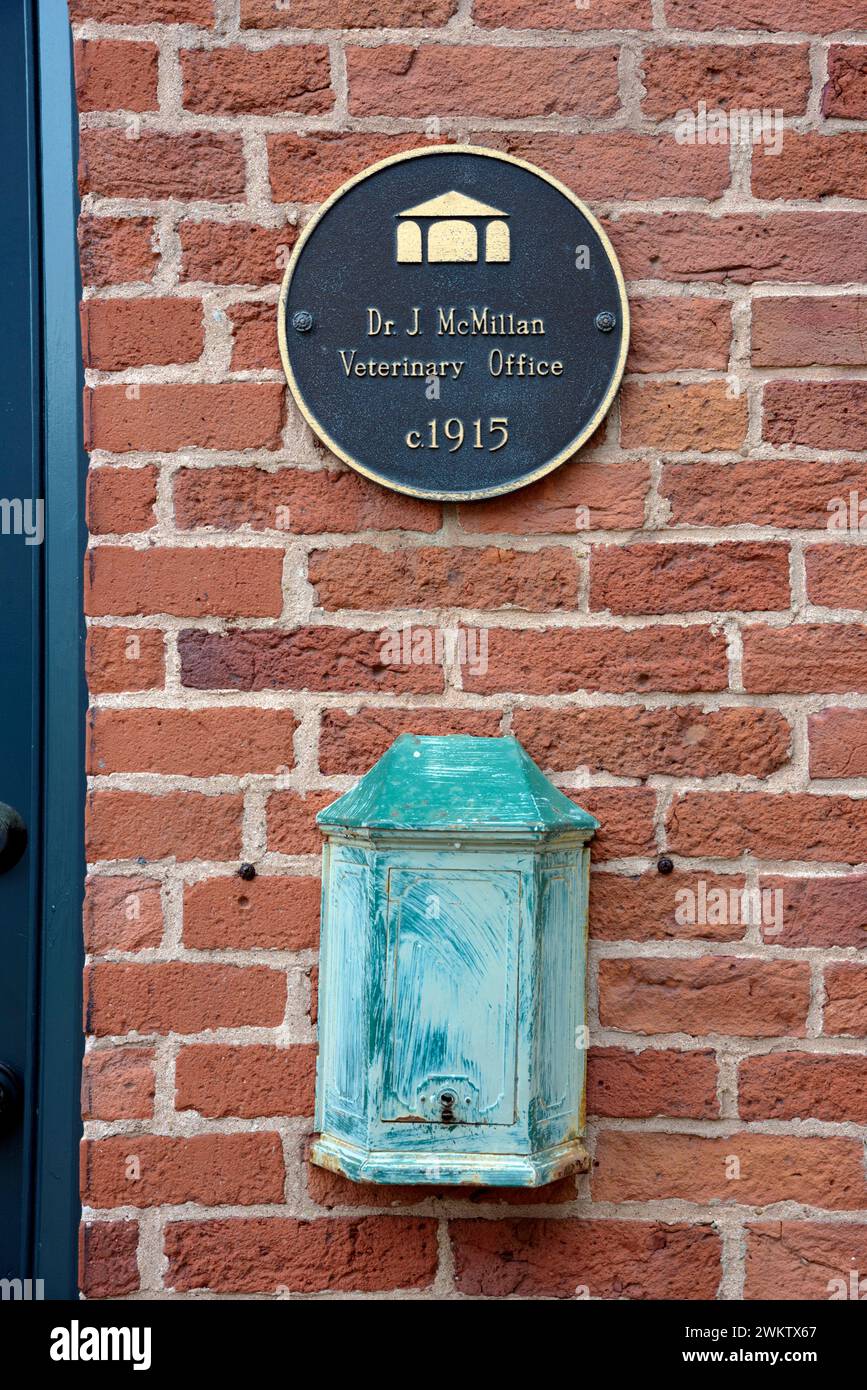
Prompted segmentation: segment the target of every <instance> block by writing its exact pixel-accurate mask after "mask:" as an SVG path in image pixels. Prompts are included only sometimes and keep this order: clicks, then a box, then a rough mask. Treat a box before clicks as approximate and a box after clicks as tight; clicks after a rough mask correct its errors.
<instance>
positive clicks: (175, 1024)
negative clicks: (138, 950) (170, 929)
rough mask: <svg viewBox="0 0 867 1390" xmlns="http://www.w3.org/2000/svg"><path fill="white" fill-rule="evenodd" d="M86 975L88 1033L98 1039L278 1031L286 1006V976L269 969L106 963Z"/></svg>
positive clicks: (255, 966) (250, 966) (161, 963)
mask: <svg viewBox="0 0 867 1390" xmlns="http://www.w3.org/2000/svg"><path fill="white" fill-rule="evenodd" d="M85 975H86V979H85V1000H86V1007H87V1031H88V1032H90V1033H94V1034H95V1035H96V1036H97V1037H105V1036H107V1035H110V1034H121V1033H203V1032H207V1031H210V1030H211V1029H213V1028H244V1027H259V1028H276V1027H277V1026H278V1024H280V1023H281V1022H282V1021H283V1013H284V1010H285V1007H286V976H285V974H284V972H283V971H280V970H269V969H268V967H267V966H264V965H247V966H244V967H243V968H241V967H239V966H236V965H191V964H189V963H188V962H186V961H161V962H158V963H156V964H152V965H136V964H130V963H129V962H127V961H123V962H120V961H105V962H103V963H101V964H98V965H91V966H88V967H87V969H86V971H85Z"/></svg>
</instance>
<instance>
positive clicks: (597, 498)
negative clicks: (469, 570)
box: [458, 458, 650, 536]
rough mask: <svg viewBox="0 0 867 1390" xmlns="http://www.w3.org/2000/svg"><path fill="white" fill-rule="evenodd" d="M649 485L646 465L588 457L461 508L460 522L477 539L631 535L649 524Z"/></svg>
mask: <svg viewBox="0 0 867 1390" xmlns="http://www.w3.org/2000/svg"><path fill="white" fill-rule="evenodd" d="M649 482H650V470H649V469H648V466H647V464H646V463H617V464H614V465H611V464H603V463H585V462H584V460H583V458H582V459H581V460H580V461H576V462H574V463H567V464H564V465H563V466H562V467H560V468H555V469H554V471H553V473H549V474H548V475H547V477H545V478H540V480H539V482H538V483H531V484H530V486H529V487H522V488H519V490H518V491H517V492H512V493H509V494H508V495H506V496H504V497H492V498H491V499H490V500H489V501H487V502H466V503H460V504H459V505H458V519H459V521H460V524H461V526H462V528H463V530H464V531H467V532H469V533H471V534H473V533H480V532H481V533H487V532H492V531H493V532H506V533H510V534H512V535H516V536H530V535H550V534H552V533H554V532H565V533H566V534H567V535H574V536H580V535H581V534H582V533H583V532H585V531H587V530H605V531H621V530H627V529H632V528H633V527H638V526H641V525H642V523H643V521H644V499H645V497H646V495H647V489H648V484H649Z"/></svg>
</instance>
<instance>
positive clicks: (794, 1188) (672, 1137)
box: [593, 1130, 867, 1211]
mask: <svg viewBox="0 0 867 1390" xmlns="http://www.w3.org/2000/svg"><path fill="white" fill-rule="evenodd" d="M861 1148H862V1146H861V1144H860V1143H859V1142H858V1141H857V1140H855V1139H830V1138H822V1139H805V1138H801V1137H800V1136H799V1137H797V1138H796V1137H793V1136H791V1135H778V1134H751V1133H740V1134H732V1135H728V1136H726V1137H724V1138H720V1139H709V1138H704V1137H703V1136H701V1135H698V1134H657V1133H653V1132H650V1131H644V1132H639V1133H626V1132H620V1131H612V1130H605V1131H603V1133H602V1134H600V1136H599V1144H598V1147H597V1151H596V1162H597V1167H596V1169H595V1172H594V1175H593V1197H594V1199H595V1200H596V1201H599V1202H649V1201H651V1202H652V1201H667V1200H672V1199H677V1198H680V1199H681V1200H682V1201H687V1202H699V1203H701V1204H702V1205H705V1204H707V1203H708V1202H713V1203H717V1202H719V1203H725V1204H729V1205H730V1204H732V1203H737V1204H741V1205H745V1206H764V1205H769V1204H771V1203H774V1202H807V1203H809V1204H810V1206H814V1207H826V1208H828V1209H829V1210H843V1211H845V1210H847V1209H851V1208H856V1209H857V1208H860V1207H862V1206H863V1205H864V1200H865V1196H867V1184H865V1180H864V1170H863V1164H862V1158H861ZM732 1159H737V1161H738V1163H739V1164H740V1172H739V1175H738V1176H737V1177H733V1176H730V1175H731V1174H732V1173H733V1172H735V1171H737V1170H735V1169H734V1167H733V1164H732Z"/></svg>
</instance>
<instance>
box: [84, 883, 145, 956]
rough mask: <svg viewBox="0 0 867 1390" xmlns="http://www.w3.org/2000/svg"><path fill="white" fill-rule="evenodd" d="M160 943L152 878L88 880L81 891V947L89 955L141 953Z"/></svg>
mask: <svg viewBox="0 0 867 1390" xmlns="http://www.w3.org/2000/svg"><path fill="white" fill-rule="evenodd" d="M162 939H163V909H162V903H161V901H160V885H159V882H158V881H157V880H156V879H152V878H131V877H125V876H124V877H118V878H105V877H91V878H88V880H87V882H86V884H85V889H84V944H85V949H86V950H87V951H89V952H90V953H91V954H92V955H96V956H98V955H102V954H103V953H104V952H105V951H143V950H146V949H147V948H148V947H151V946H159V944H160V942H161V941H162Z"/></svg>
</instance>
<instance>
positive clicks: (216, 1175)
mask: <svg viewBox="0 0 867 1390" xmlns="http://www.w3.org/2000/svg"><path fill="white" fill-rule="evenodd" d="M131 1160H138V1166H137V1168H136V1169H135V1174H136V1175H135V1177H133V1176H131V1173H132V1172H133V1165H132V1162H131ZM283 1179H284V1169H283V1150H282V1146H281V1143H280V1136H279V1134H197V1135H194V1136H193V1137H192V1138H189V1139H174V1138H169V1137H168V1136H166V1135H162V1134H137V1135H131V1134H119V1135H116V1136H114V1137H113V1138H110V1139H98V1140H90V1141H87V1140H86V1141H85V1142H84V1143H83V1145H82V1194H81V1195H82V1201H83V1202H84V1203H85V1205H87V1206H92V1207H155V1206H163V1205H171V1206H174V1205H176V1204H177V1205H180V1204H181V1203H183V1202H200V1203H201V1204H202V1205H203V1206H209V1207H212V1206H219V1205H222V1204H225V1205H231V1206H251V1205H253V1204H254V1203H256V1202H281V1201H282V1200H283Z"/></svg>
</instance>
